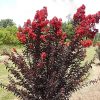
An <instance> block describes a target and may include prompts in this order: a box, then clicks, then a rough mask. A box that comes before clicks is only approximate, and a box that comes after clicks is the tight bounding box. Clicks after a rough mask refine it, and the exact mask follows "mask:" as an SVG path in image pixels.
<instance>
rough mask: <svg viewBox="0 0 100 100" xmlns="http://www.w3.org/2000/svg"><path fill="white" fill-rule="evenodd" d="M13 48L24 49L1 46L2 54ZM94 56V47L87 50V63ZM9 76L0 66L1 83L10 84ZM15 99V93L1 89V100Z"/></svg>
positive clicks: (2, 66) (3, 67)
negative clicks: (3, 51)
mask: <svg viewBox="0 0 100 100" xmlns="http://www.w3.org/2000/svg"><path fill="white" fill-rule="evenodd" d="M12 48H16V49H17V50H18V51H21V50H22V47H20V46H17V47H16V46H8V45H2V46H0V50H1V52H2V50H3V49H7V51H10V50H12ZM1 52H0V53H1ZM94 54H95V48H94V47H90V48H88V49H87V57H86V59H85V61H87V60H88V61H90V60H92V58H93V56H94ZM7 76H8V71H7V70H6V68H5V66H4V64H0V82H2V83H5V84H6V83H7V82H8V80H7ZM14 98H16V97H15V96H14V95H13V93H11V92H8V91H6V90H4V89H2V88H0V100H14Z"/></svg>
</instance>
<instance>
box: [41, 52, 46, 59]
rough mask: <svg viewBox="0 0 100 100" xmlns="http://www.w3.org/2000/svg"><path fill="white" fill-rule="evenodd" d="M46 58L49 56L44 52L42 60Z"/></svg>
mask: <svg viewBox="0 0 100 100" xmlns="http://www.w3.org/2000/svg"><path fill="white" fill-rule="evenodd" d="M46 56H47V54H46V52H42V53H41V59H42V60H44V59H45V58H46Z"/></svg>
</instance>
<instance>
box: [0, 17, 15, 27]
mask: <svg viewBox="0 0 100 100" xmlns="http://www.w3.org/2000/svg"><path fill="white" fill-rule="evenodd" d="M13 25H15V23H14V22H13V20H12V19H1V21H0V27H4V28H6V27H8V26H13Z"/></svg>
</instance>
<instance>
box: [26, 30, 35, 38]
mask: <svg viewBox="0 0 100 100" xmlns="http://www.w3.org/2000/svg"><path fill="white" fill-rule="evenodd" d="M28 35H29V37H30V38H32V39H33V40H35V39H36V34H35V33H34V32H32V30H29V33H28Z"/></svg>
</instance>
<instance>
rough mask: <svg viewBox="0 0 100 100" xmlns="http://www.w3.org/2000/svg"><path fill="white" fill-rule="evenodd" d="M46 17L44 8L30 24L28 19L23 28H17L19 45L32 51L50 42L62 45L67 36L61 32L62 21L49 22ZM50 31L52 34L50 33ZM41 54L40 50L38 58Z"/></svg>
mask: <svg viewBox="0 0 100 100" xmlns="http://www.w3.org/2000/svg"><path fill="white" fill-rule="evenodd" d="M47 15H48V13H47V8H46V7H44V8H43V9H41V10H38V11H37V12H36V15H35V17H34V20H33V21H32V22H31V20H30V19H28V20H27V22H25V23H24V26H23V28H22V27H19V28H18V29H19V32H18V33H17V37H18V39H19V40H20V41H21V43H23V44H24V45H26V44H27V45H26V46H27V48H30V49H34V51H35V50H36V48H37V46H40V45H41V44H42V43H44V44H48V43H49V42H50V41H51V42H55V43H57V42H59V43H61V44H64V41H65V39H66V38H67V34H66V33H65V32H63V31H62V20H61V19H58V18H57V17H54V18H53V19H52V20H50V21H49V20H47ZM52 30H53V33H52V32H51V31H52ZM41 49H43V48H41ZM36 52H37V50H36ZM42 52H45V51H43V50H41V52H39V54H38V56H40V55H41V54H40V53H42ZM40 57H41V56H40Z"/></svg>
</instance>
